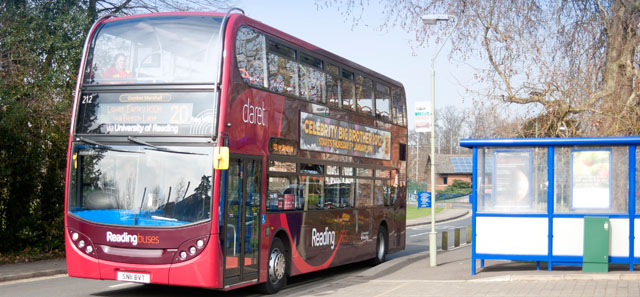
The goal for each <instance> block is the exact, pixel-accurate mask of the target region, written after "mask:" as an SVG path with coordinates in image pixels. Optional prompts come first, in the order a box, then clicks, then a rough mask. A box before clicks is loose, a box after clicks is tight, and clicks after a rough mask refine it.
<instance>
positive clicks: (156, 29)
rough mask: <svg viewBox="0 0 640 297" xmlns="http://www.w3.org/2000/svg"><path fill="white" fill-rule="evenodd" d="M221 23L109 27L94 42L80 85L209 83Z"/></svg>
mask: <svg viewBox="0 0 640 297" xmlns="http://www.w3.org/2000/svg"><path fill="white" fill-rule="evenodd" d="M221 21H222V20H221V18H219V17H212V16H197V15H195V16H194V15H188V16H186V15H178V16H152V17H143V18H129V19H123V20H114V21H108V22H106V23H104V24H103V25H102V26H100V27H99V28H98V30H97V31H96V33H95V35H94V36H93V39H92V42H91V48H90V51H89V55H88V58H87V64H86V68H85V74H84V84H85V85H104V84H171V83H212V82H214V81H215V80H216V75H217V71H216V65H215V64H216V61H217V59H218V58H219V53H220V49H219V46H218V43H219V40H218V33H219V29H220V23H221Z"/></svg>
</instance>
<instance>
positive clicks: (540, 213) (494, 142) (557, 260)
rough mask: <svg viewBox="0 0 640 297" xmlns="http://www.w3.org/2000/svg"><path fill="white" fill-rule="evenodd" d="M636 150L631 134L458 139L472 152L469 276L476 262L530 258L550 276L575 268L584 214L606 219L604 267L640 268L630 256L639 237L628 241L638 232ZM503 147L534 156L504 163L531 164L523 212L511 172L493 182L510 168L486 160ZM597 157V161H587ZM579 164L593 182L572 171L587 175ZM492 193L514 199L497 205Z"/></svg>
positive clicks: (637, 249) (638, 248) (639, 250)
mask: <svg viewBox="0 0 640 297" xmlns="http://www.w3.org/2000/svg"><path fill="white" fill-rule="evenodd" d="M638 145H640V137H636V136H632V137H591V138H527V139H463V140H460V146H462V147H467V148H471V149H473V193H472V196H471V202H472V214H473V216H472V228H473V235H472V236H473V240H472V258H471V259H472V265H471V270H472V271H471V273H472V274H475V273H476V262H477V260H480V263H481V267H484V260H488V259H494V260H495V259H498V260H518V261H535V262H537V263H538V269H539V268H540V265H539V264H540V262H547V263H548V269H549V271H551V270H552V268H553V265H582V261H583V257H582V252H583V250H582V245H583V242H582V241H580V239H582V238H583V237H582V236H583V235H582V232H583V231H584V229H581V228H583V225H582V222H583V220H584V217H585V216H601V217H607V218H609V219H610V220H611V222H612V227H611V228H612V230H611V232H612V235H611V241H610V246H611V248H610V254H609V263H622V264H628V265H629V270H630V271H633V265H634V264H636V263H640V257H636V255H638V256H640V242H636V237H638V238H639V239H640V234H639V236H635V233H636V231H640V215H639V214H638V213H640V211H638V210H637V209H636V207H637V206H636V205H637V200H638V199H639V195H638V194H636V181H637V178H638V173H637V172H636V171H637V167H640V166H638V164H637V160H638V158H637V157H636V156H637V154H638V153H640V151H638ZM510 150H513V151H525V150H531V151H532V152H533V153H532V159H533V160H513V161H511V162H512V163H513V164H515V163H517V164H525V161H530V162H531V163H530V164H531V165H530V166H531V167H534V169H532V172H530V173H529V176H528V177H527V178H528V179H529V180H528V184H527V185H526V186H525V187H528V188H527V189H523V191H522V192H526V191H524V190H528V191H529V192H527V198H528V199H530V200H528V201H527V203H530V204H529V205H530V206H529V208H527V206H526V205H527V204H526V203H518V201H517V199H518V197H517V196H518V194H517V193H518V191H519V190H518V189H517V186H516V187H515V188H513V187H512V186H513V185H514V184H518V183H517V182H515V181H516V180H517V177H516V174H511V175H509V174H503V176H507V177H506V179H505V180H503V181H500V178H496V176H497V175H498V174H500V173H499V172H498V171H499V170H512V168H517V165H513V164H507V165H504V166H502V167H500V166H501V165H500V164H497V165H496V164H491V163H492V162H495V161H496V160H491V158H492V156H493V155H494V154H493V153H494V152H504V151H510ZM589 152H594V154H593V156H591V155H588V153H589ZM607 154H608V156H609V159H608V161H607V158H606V156H607ZM574 156H575V157H580V159H579V160H580V162H577V161H576V162H574ZM598 156H600V157H602V158H600V159H598V160H590V159H589V158H590V157H591V158H597V157H598ZM581 162H582V163H585V164H586V165H583V164H582V163H581ZM594 162H595V163H596V164H595V165H594V164H593V163H594ZM598 162H599V163H598ZM574 163H575V164H574ZM487 164H490V166H487ZM580 166H583V167H585V166H586V167H585V168H587V169H589V170H592V169H593V174H592V175H593V180H589V179H588V178H589V177H588V176H587V177H586V178H587V179H585V177H584V176H583V175H584V174H582V175H580V174H579V173H581V172H583V171H587V170H584V168H582V167H580ZM598 166H600V167H602V168H600V169H598V168H596V167H598ZM607 166H608V167H607ZM521 167H523V168H526V165H521ZM531 167H530V168H529V169H531ZM509 168H511V169H509ZM607 169H608V171H607ZM580 170H582V171H580ZM545 171H546V172H545ZM574 171H576V172H574ZM508 176H513V178H514V179H512V180H509V178H510V177H508ZM525 176H526V175H525ZM585 181H586V182H585ZM581 187H582V188H581ZM607 187H608V188H607ZM531 190H533V192H534V193H532V192H530V191H531ZM496 192H499V193H500V196H501V197H505V196H509V195H508V193H513V197H514V198H513V199H512V201H507V202H506V204H505V203H503V204H502V205H507V206H506V207H504V206H503V207H501V208H498V207H496V206H495V205H496V203H495V200H494V199H493V197H496ZM505 193H507V194H506V195H505ZM607 193H608V194H607ZM607 195H609V196H608V197H607ZM490 197H491V198H490ZM531 197H533V198H531ZM607 198H608V199H607ZM531 199H533V200H531ZM487 201H491V202H487ZM490 203H493V204H490ZM523 205H524V206H523ZM518 228H522V229H518Z"/></svg>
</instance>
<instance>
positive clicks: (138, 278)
mask: <svg viewBox="0 0 640 297" xmlns="http://www.w3.org/2000/svg"><path fill="white" fill-rule="evenodd" d="M118 280H119V281H125V282H136V283H145V284H148V283H150V282H151V274H149V273H133V272H124V271H118Z"/></svg>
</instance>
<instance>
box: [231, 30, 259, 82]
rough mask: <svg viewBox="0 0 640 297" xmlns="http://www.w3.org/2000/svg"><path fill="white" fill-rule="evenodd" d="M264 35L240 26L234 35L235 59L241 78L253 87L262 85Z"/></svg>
mask: <svg viewBox="0 0 640 297" xmlns="http://www.w3.org/2000/svg"><path fill="white" fill-rule="evenodd" d="M264 50H265V39H264V35H262V34H259V33H257V32H256V31H254V30H252V29H249V28H247V27H241V28H240V29H239V30H238V35H237V36H236V60H237V62H238V71H240V76H242V80H243V81H244V82H245V83H247V84H249V85H252V86H254V87H263V86H264V65H265V63H264V54H263V52H264Z"/></svg>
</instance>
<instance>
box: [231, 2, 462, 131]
mask: <svg viewBox="0 0 640 297" xmlns="http://www.w3.org/2000/svg"><path fill="white" fill-rule="evenodd" d="M338 2H339V1H338ZM370 4H371V5H372V7H368V8H367V9H365V14H364V16H363V21H362V22H360V24H359V25H357V26H353V23H352V21H351V19H348V18H345V16H343V15H341V13H340V11H338V9H337V8H336V7H329V8H320V9H318V8H316V4H315V1H313V0H299V1H294V0H273V1H264V0H262V1H261V0H239V1H238V7H239V8H242V9H243V10H244V11H245V13H246V15H247V16H249V17H251V18H253V19H256V20H258V21H261V22H263V23H265V24H267V25H269V26H272V27H275V28H277V29H280V30H281V31H284V32H287V33H289V34H291V35H293V36H296V37H298V38H300V39H302V40H305V41H307V42H309V43H312V44H314V45H316V46H319V47H321V48H324V49H325V50H328V51H330V52H333V53H334V54H337V55H339V56H342V57H344V58H347V59H349V60H352V61H354V62H356V63H358V64H360V65H363V66H365V67H368V68H370V69H373V70H375V71H377V72H379V73H382V74H384V75H386V76H389V77H391V78H393V79H395V80H397V81H400V82H402V83H403V84H404V87H405V91H406V93H407V101H408V102H407V109H408V112H409V123H410V126H409V127H410V128H411V129H413V128H414V120H413V114H414V102H416V101H427V100H431V69H430V68H431V58H432V57H433V55H434V54H435V53H436V50H437V46H439V45H435V44H433V42H432V43H431V46H430V47H418V46H417V43H416V42H415V33H414V32H404V31H403V30H402V29H400V28H398V27H392V28H390V29H389V30H388V31H382V32H381V31H379V30H378V28H379V26H380V25H381V22H382V21H383V18H382V15H381V9H379V8H378V7H375V5H377V1H371V2H370ZM451 25H453V24H451ZM448 52H449V44H447V45H445V47H444V49H443V51H442V52H441V53H440V55H439V56H438V58H437V60H436V64H435V68H436V108H442V107H445V106H448V105H452V106H455V107H461V108H462V107H469V106H471V100H470V99H468V98H467V99H464V100H463V98H464V97H465V95H466V93H465V87H464V86H463V85H468V84H472V83H473V81H472V76H471V73H470V70H469V68H468V67H466V66H461V65H460V63H458V62H451V61H449V59H448ZM467 97H468V96H467Z"/></svg>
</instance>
